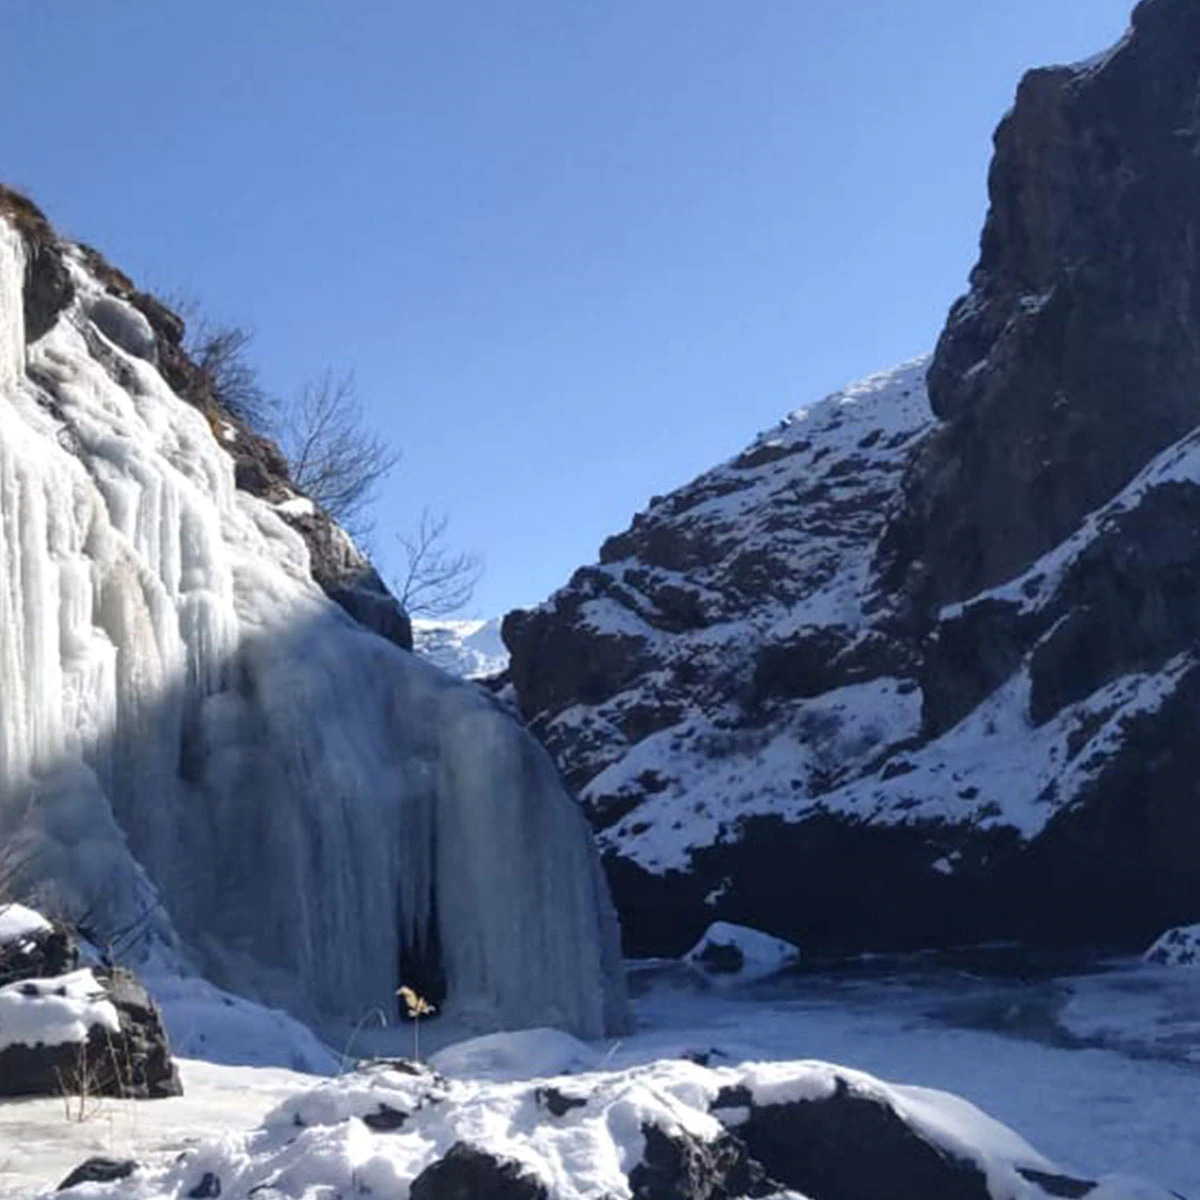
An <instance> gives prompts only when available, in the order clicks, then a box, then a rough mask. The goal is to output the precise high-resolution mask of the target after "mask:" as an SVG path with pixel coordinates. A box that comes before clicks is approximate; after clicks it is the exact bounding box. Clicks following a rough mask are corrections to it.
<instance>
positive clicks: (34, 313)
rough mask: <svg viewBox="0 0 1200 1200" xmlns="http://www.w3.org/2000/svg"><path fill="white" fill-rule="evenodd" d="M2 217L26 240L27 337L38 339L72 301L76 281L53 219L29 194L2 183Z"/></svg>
mask: <svg viewBox="0 0 1200 1200" xmlns="http://www.w3.org/2000/svg"><path fill="white" fill-rule="evenodd" d="M0 217H3V218H4V219H5V220H7V221H8V222H9V223H10V224H11V225H12V226H13V227H14V228H15V229H16V230H17V232H18V233H20V234H21V238H22V241H23V242H24V243H25V287H24V297H23V300H24V317H25V341H26V342H27V343H28V342H35V341H37V339H38V338H40V337H41V336H42V335H43V334H44V333H47V332H48V331H49V330H50V328H51V327H52V326H53V324H54V322H55V321H56V320H57V319H58V314H59V313H60V312H62V310H63V309H64V308H66V307H67V305H68V304H70V303H71V301H72V299H73V298H74V296H75V285H74V284H73V283H72V282H71V277H70V275H69V274H68V273H67V268H66V264H65V263H64V262H63V256H62V250H61V248H60V247H59V245H58V240H57V238H56V237H55V235H54V230H53V229H52V228H51V226H50V222H49V221H47V220H46V215H45V213H43V212H42V210H41V209H40V208H38V206H37V205H36V204H34V203H33V201H32V200H30V199H29V197H28V196H24V195H22V194H21V193H20V192H17V191H14V190H13V189H12V188H8V187H5V186H4V185H3V184H0Z"/></svg>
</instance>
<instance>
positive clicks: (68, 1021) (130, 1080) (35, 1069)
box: [0, 905, 183, 1100]
mask: <svg viewBox="0 0 1200 1200" xmlns="http://www.w3.org/2000/svg"><path fill="white" fill-rule="evenodd" d="M14 934H15V936H14ZM78 962H79V950H78V947H77V945H76V943H75V939H74V938H73V937H72V935H71V933H70V931H69V930H67V929H66V928H64V927H63V926H58V925H53V924H51V923H50V922H49V921H46V920H45V919H44V918H43V917H41V916H40V914H37V913H35V912H32V910H29V909H24V908H21V907H20V906H17V905H9V906H6V907H5V908H0V1014H3V1019H2V1020H0V1095H4V1096H57V1095H80V1096H117V1097H121V1098H124V1099H139V1100H140V1099H159V1098H164V1097H169V1096H178V1095H181V1094H182V1090H183V1089H182V1085H181V1083H180V1080H179V1072H178V1069H177V1068H176V1066H175V1063H174V1061H173V1059H172V1058H171V1051H170V1046H169V1044H168V1041H167V1035H166V1030H165V1029H164V1027H163V1023H162V1017H161V1015H160V1013H159V1011H158V1008H157V1006H156V1005H155V1004H154V1001H153V1000H152V999H151V998H150V994H149V993H148V992H147V991H146V989H145V987H144V986H143V985H142V984H141V983H140V982H139V981H138V980H137V979H136V978H135V977H134V975H133V974H132V973H131V972H129V971H127V970H125V969H124V968H122V967H109V968H104V969H96V970H88V969H83V970H78V969H76V968H77V967H78Z"/></svg>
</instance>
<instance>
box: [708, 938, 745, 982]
mask: <svg viewBox="0 0 1200 1200" xmlns="http://www.w3.org/2000/svg"><path fill="white" fill-rule="evenodd" d="M696 958H697V959H698V960H699V961H700V962H702V963H703V964H704V966H705V967H706V968H707V969H708V970H709V971H711V972H712V973H713V974H715V975H736V974H737V973H738V971H740V970H741V969H742V968H743V967H744V966H745V965H746V956H745V955H744V954H743V953H742V951H741V948H740V947H739V946H736V945H734V944H733V943H732V942H726V943H725V944H724V945H721V944H719V943H717V942H709V943H708V944H707V945H706V946H705V947H704V949H703V950H701V951H700V953H699V954H698V955H696Z"/></svg>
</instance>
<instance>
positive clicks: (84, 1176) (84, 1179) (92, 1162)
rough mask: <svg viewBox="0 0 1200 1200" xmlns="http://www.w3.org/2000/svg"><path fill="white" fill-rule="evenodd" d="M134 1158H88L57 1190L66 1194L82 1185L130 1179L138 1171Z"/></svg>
mask: <svg viewBox="0 0 1200 1200" xmlns="http://www.w3.org/2000/svg"><path fill="white" fill-rule="evenodd" d="M137 1167H138V1164H137V1163H136V1162H135V1161H134V1160H133V1159H132V1158H98V1157H97V1158H88V1159H85V1160H84V1161H83V1162H81V1163H80V1164H79V1166H77V1167H76V1168H75V1170H73V1171H72V1172H71V1173H70V1175H68V1176H67V1177H66V1179H64V1180H63V1181H62V1183H60V1184H59V1185H58V1187H57V1188H56V1189H55V1190H56V1191H59V1192H65V1191H67V1190H68V1189H70V1188H73V1187H77V1186H78V1185H79V1184H81V1183H116V1182H117V1181H118V1180H121V1179H128V1178H129V1176H130V1175H132V1174H133V1173H134V1171H136V1170H137Z"/></svg>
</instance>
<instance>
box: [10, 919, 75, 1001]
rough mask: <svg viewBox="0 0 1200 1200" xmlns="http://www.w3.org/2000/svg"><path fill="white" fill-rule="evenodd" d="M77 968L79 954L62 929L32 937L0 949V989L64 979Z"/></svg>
mask: <svg viewBox="0 0 1200 1200" xmlns="http://www.w3.org/2000/svg"><path fill="white" fill-rule="evenodd" d="M77 966H79V950H78V949H77V947H76V945H75V941H74V939H73V938H72V937H71V935H70V934H69V933H68V932H67V931H66V930H65V929H61V928H54V929H49V930H43V931H39V932H38V933H32V934H29V935H27V936H26V937H23V938H19V939H16V940H14V941H11V942H5V943H4V944H2V945H0V987H3V986H4V985H5V984H6V983H17V982H19V981H20V980H22V979H39V978H46V977H53V976H55V975H65V974H66V973H67V972H68V971H73V970H75V968H76V967H77Z"/></svg>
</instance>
